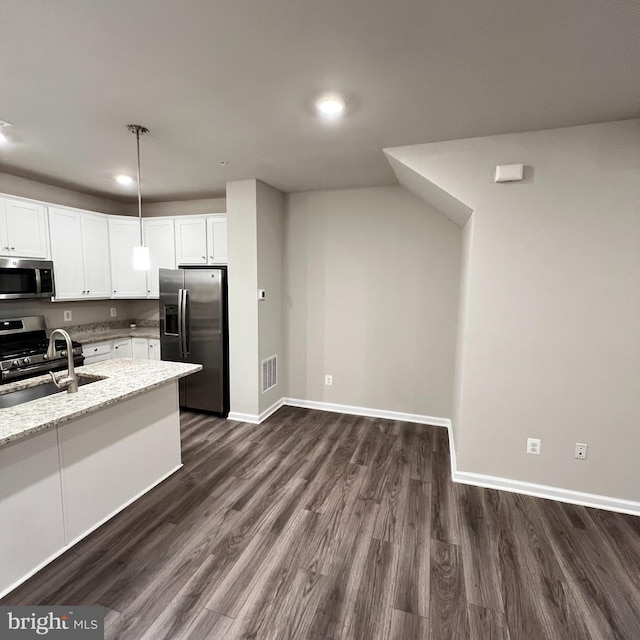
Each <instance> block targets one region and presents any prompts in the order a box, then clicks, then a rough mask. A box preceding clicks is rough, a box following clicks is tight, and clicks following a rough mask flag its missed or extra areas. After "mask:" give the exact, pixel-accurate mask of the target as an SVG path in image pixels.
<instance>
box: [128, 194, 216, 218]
mask: <svg viewBox="0 0 640 640" xmlns="http://www.w3.org/2000/svg"><path fill="white" fill-rule="evenodd" d="M226 210H227V202H226V199H225V198H205V199H200V200H173V201H169V202H145V200H144V196H143V199H142V217H143V218H154V217H156V216H190V215H197V214H201V213H225V212H226ZM127 213H128V214H129V215H131V216H137V215H138V205H137V203H136V204H129V205H127Z"/></svg>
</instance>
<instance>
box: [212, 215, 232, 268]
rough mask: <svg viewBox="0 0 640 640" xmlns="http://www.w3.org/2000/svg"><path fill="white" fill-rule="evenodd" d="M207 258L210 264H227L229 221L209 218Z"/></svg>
mask: <svg viewBox="0 0 640 640" xmlns="http://www.w3.org/2000/svg"><path fill="white" fill-rule="evenodd" d="M207 248H208V251H207V258H208V261H209V264H227V262H228V259H229V254H228V252H227V219H226V218H209V219H208V220H207Z"/></svg>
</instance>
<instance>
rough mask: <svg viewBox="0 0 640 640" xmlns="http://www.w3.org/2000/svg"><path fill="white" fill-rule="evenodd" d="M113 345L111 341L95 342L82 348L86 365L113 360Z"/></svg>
mask: <svg viewBox="0 0 640 640" xmlns="http://www.w3.org/2000/svg"><path fill="white" fill-rule="evenodd" d="M111 351H112V345H111V340H107V341H106V342H94V343H93V344H88V345H86V346H84V347H83V348H82V352H83V353H84V363H85V364H93V363H94V362H102V361H103V360H111Z"/></svg>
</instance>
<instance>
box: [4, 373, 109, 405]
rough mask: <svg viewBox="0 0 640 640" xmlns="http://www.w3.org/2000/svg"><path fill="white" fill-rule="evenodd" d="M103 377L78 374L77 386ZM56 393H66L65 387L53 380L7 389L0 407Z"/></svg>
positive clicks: (97, 380)
mask: <svg viewBox="0 0 640 640" xmlns="http://www.w3.org/2000/svg"><path fill="white" fill-rule="evenodd" d="M103 379H104V378H89V377H88V376H78V386H79V387H83V386H84V385H85V384H91V383H92V382H99V381H100V380H103ZM56 393H67V391H66V389H58V387H56V385H55V384H53V382H43V383H42V384H39V385H37V386H35V387H27V388H26V389H18V390H17V391H9V393H4V394H2V395H0V409H8V408H9V407H15V406H16V405H19V404H24V403H25V402H31V401H32V400H38V399H40V398H46V397H47V396H52V395H54V394H56Z"/></svg>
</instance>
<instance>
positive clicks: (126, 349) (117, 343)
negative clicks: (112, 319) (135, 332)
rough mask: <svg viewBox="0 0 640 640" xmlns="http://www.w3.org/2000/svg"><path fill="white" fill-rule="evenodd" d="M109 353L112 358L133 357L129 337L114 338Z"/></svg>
mask: <svg viewBox="0 0 640 640" xmlns="http://www.w3.org/2000/svg"><path fill="white" fill-rule="evenodd" d="M111 354H112V356H113V357H114V358H133V347H132V345H131V338H122V339H120V340H114V341H113V351H112V352H111Z"/></svg>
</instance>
